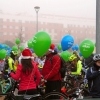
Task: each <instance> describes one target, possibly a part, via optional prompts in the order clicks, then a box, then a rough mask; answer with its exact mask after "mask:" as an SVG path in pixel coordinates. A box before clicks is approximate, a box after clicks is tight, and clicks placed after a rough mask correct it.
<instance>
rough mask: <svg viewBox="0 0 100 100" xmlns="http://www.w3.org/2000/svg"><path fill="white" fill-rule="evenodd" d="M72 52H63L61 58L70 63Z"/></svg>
mask: <svg viewBox="0 0 100 100" xmlns="http://www.w3.org/2000/svg"><path fill="white" fill-rule="evenodd" d="M70 55H71V54H70V52H68V51H63V52H61V54H60V56H61V57H62V58H63V59H64V60H65V61H68V60H69V57H70Z"/></svg>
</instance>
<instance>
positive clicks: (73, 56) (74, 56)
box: [69, 54, 77, 61]
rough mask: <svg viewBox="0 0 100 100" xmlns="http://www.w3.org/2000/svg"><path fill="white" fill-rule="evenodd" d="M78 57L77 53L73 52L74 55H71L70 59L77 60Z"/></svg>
mask: <svg viewBox="0 0 100 100" xmlns="http://www.w3.org/2000/svg"><path fill="white" fill-rule="evenodd" d="M76 58H77V56H76V55H75V54H73V55H71V56H70V57H69V61H73V60H75V59H76Z"/></svg>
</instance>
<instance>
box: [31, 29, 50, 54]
mask: <svg viewBox="0 0 100 100" xmlns="http://www.w3.org/2000/svg"><path fill="white" fill-rule="evenodd" d="M32 43H33V50H34V52H35V54H36V55H37V56H43V55H44V54H45V53H46V52H47V51H48V49H49V48H50V45H51V38H50V36H49V35H48V33H46V32H44V31H40V32H37V33H36V34H35V36H34V37H33V41H32Z"/></svg>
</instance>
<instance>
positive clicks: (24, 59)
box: [21, 48, 33, 75]
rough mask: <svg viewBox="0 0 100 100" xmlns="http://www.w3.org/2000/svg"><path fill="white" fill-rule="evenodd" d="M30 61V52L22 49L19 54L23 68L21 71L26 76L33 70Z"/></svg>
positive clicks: (31, 58)
mask: <svg viewBox="0 0 100 100" xmlns="http://www.w3.org/2000/svg"><path fill="white" fill-rule="evenodd" d="M32 60H33V57H32V53H31V51H30V50H29V49H28V48H26V49H24V50H23V51H22V54H21V64H22V67H23V69H22V71H23V73H24V74H26V75H28V74H29V73H31V72H32V69H33V64H32Z"/></svg>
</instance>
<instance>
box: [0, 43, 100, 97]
mask: <svg viewBox="0 0 100 100" xmlns="http://www.w3.org/2000/svg"><path fill="white" fill-rule="evenodd" d="M40 51H41V50H40ZM58 55H59V53H58V52H57V51H56V50H55V45H54V44H51V46H50V49H49V50H48V51H47V52H46V53H45V54H44V56H43V57H37V56H34V55H33V54H32V52H31V50H30V49H29V48H25V49H24V50H23V51H22V53H21V54H20V55H19V54H18V52H17V51H11V53H10V55H7V56H6V58H5V59H4V60H1V61H0V74H2V76H3V80H7V79H8V78H9V77H12V78H13V79H14V80H16V81H17V82H18V84H19V86H18V94H19V95H20V94H21V95H25V94H27V95H33V94H37V93H38V87H39V86H40V85H41V83H43V84H42V85H43V86H44V87H45V89H44V91H43V92H44V94H47V93H50V92H61V89H62V88H64V84H62V81H64V80H66V76H67V75H70V76H71V75H73V76H75V78H77V77H78V76H79V77H80V79H82V80H83V81H84V82H86V81H87V86H86V87H87V89H88V91H89V96H92V97H93V98H100V87H99V85H100V54H91V55H90V57H88V58H87V59H84V58H82V56H81V57H80V56H79V54H78V52H77V51H73V53H72V54H71V55H70V57H69V60H68V62H66V75H65V78H62V77H61V73H60V71H59V70H60V68H61V58H60V56H58ZM51 58H52V61H51ZM80 79H79V80H80ZM8 83H9V82H7V84H8ZM52 98H53V97H51V98H50V99H52ZM53 99H58V97H57V96H55V97H54V98H53Z"/></svg>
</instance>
